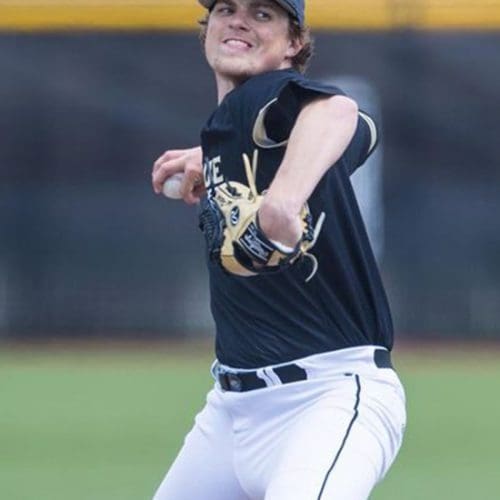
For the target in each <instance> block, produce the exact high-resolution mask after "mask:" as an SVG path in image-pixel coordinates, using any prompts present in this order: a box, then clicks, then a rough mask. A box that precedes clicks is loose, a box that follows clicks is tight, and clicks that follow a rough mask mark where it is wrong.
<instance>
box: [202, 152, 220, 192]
mask: <svg viewBox="0 0 500 500" xmlns="http://www.w3.org/2000/svg"><path fill="white" fill-rule="evenodd" d="M220 168H221V157H220V156H216V157H215V158H212V159H211V160H209V159H205V160H204V162H203V177H204V179H205V186H206V187H207V188H211V187H215V186H218V185H219V184H222V183H223V182H224V176H223V175H222V173H221V170H220Z"/></svg>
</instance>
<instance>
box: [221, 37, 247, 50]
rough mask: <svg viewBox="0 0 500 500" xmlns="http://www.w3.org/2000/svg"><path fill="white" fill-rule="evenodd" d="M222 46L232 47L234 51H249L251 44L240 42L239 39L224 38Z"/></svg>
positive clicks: (244, 41)
mask: <svg viewBox="0 0 500 500" xmlns="http://www.w3.org/2000/svg"><path fill="white" fill-rule="evenodd" d="M223 43H224V45H227V46H228V47H232V48H235V49H251V48H252V44H251V43H250V42H247V41H246V40H242V39H241V38H226V39H225V40H224V41H223Z"/></svg>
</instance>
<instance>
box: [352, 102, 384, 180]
mask: <svg viewBox="0 0 500 500" xmlns="http://www.w3.org/2000/svg"><path fill="white" fill-rule="evenodd" d="M377 144H378V130H377V126H376V124H375V121H374V119H373V118H372V117H371V116H370V115H369V114H368V113H366V112H365V111H362V110H360V111H359V117H358V124H357V127H356V131H355V132H354V136H353V138H352V140H351V142H350V144H349V146H348V147H347V149H346V151H345V153H344V158H345V159H346V164H347V166H348V169H349V175H350V174H352V173H354V171H355V170H356V169H357V168H358V167H360V166H361V165H363V163H365V161H366V160H367V159H368V157H369V156H370V155H371V154H372V153H373V151H374V150H375V148H376V147H377Z"/></svg>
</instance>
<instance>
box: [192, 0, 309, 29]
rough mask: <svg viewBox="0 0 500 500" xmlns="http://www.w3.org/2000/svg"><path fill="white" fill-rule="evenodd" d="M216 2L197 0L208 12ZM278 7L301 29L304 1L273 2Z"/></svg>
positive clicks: (212, 0)
mask: <svg viewBox="0 0 500 500" xmlns="http://www.w3.org/2000/svg"><path fill="white" fill-rule="evenodd" d="M216 1H217V0H199V2H200V3H201V5H203V7H206V8H207V9H208V10H210V9H211V8H212V7H213V6H214V4H215V2H216ZM273 1H274V2H276V3H277V4H278V5H279V6H280V7H282V8H283V9H285V10H286V11H287V12H289V13H290V14H291V15H292V16H293V17H294V18H295V19H297V21H298V22H299V25H300V26H301V27H304V17H305V15H304V0H273Z"/></svg>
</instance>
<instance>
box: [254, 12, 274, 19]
mask: <svg viewBox="0 0 500 500" xmlns="http://www.w3.org/2000/svg"><path fill="white" fill-rule="evenodd" d="M255 17H256V18H257V19H259V20H260V21H269V20H270V19H271V13H270V12H269V11H268V10H266V9H258V10H257V12H256V14H255Z"/></svg>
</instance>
